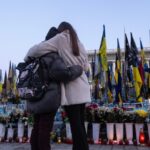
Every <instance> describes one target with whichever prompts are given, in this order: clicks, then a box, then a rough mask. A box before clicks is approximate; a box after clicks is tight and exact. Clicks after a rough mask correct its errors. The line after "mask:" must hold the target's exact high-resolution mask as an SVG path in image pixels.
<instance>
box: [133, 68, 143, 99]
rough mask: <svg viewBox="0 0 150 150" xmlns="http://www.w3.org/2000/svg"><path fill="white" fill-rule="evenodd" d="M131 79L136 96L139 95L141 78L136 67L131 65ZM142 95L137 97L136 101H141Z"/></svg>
mask: <svg viewBox="0 0 150 150" xmlns="http://www.w3.org/2000/svg"><path fill="white" fill-rule="evenodd" d="M133 79H134V87H135V92H136V97H138V96H139V95H140V92H141V87H142V79H141V76H140V73H139V70H138V68H137V67H133ZM142 101H143V100H142V97H139V98H138V100H137V102H142Z"/></svg>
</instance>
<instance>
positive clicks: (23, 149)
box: [0, 143, 150, 150]
mask: <svg viewBox="0 0 150 150" xmlns="http://www.w3.org/2000/svg"><path fill="white" fill-rule="evenodd" d="M71 147H72V145H70V144H52V150H71ZM149 149H150V147H144V146H124V145H90V150H149ZM0 150H30V145H29V144H18V143H12V144H10V143H0Z"/></svg>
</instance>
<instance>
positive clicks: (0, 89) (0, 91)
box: [0, 83, 2, 93]
mask: <svg viewBox="0 0 150 150" xmlns="http://www.w3.org/2000/svg"><path fill="white" fill-rule="evenodd" d="M0 93H2V83H0Z"/></svg>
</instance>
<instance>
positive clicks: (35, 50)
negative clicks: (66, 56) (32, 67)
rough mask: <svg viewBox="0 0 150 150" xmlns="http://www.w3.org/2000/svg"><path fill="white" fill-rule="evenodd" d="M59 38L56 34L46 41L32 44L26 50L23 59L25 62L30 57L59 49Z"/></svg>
mask: <svg viewBox="0 0 150 150" xmlns="http://www.w3.org/2000/svg"><path fill="white" fill-rule="evenodd" d="M59 40H60V35H59V34H58V35H56V36H55V37H53V38H51V39H49V40H47V41H43V42H41V43H39V44H37V45H34V46H33V47H31V48H30V49H29V51H28V52H27V54H26V56H25V58H24V61H25V62H27V61H28V60H29V58H30V57H40V56H42V55H44V54H47V53H49V52H57V51H58V49H59V48H58V46H59V45H58V43H59Z"/></svg>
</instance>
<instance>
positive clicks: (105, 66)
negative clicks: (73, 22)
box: [99, 37, 108, 71]
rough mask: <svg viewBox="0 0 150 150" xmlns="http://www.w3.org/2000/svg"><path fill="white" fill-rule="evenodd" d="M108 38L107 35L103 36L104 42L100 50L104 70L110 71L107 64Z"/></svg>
mask: <svg viewBox="0 0 150 150" xmlns="http://www.w3.org/2000/svg"><path fill="white" fill-rule="evenodd" d="M106 49H107V47H106V39H105V37H103V38H102V44H101V47H100V50H99V54H100V57H101V62H102V67H103V70H104V71H108V64H107V54H106Z"/></svg>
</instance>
